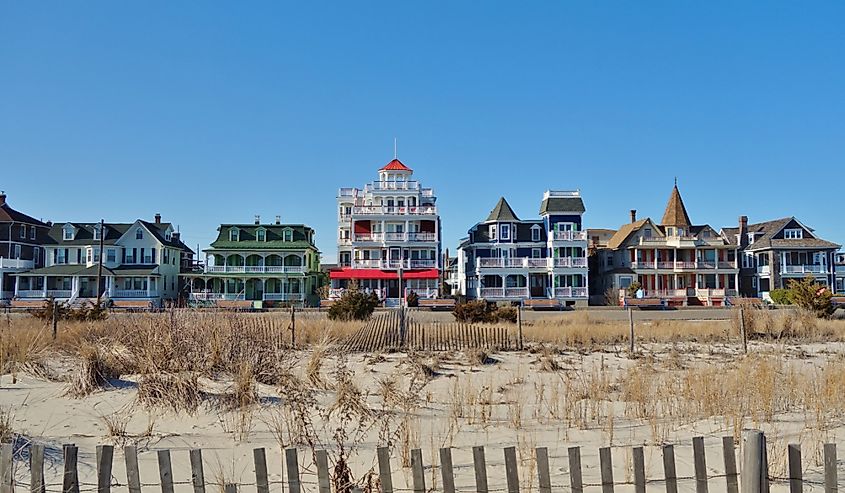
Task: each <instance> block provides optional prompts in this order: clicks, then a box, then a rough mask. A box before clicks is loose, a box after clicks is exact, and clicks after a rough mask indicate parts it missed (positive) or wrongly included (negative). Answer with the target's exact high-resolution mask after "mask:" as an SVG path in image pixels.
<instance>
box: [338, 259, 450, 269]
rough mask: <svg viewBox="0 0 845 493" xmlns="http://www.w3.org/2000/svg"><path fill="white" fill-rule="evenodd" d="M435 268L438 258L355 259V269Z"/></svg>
mask: <svg viewBox="0 0 845 493" xmlns="http://www.w3.org/2000/svg"><path fill="white" fill-rule="evenodd" d="M400 267H401V268H402V269H433V268H435V267H437V261H436V260H382V259H376V260H373V259H370V260H353V261H352V268H353V269H399V268H400Z"/></svg>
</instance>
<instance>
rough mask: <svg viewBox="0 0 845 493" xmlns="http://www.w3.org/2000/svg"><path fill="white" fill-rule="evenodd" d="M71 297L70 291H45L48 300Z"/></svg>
mask: <svg viewBox="0 0 845 493" xmlns="http://www.w3.org/2000/svg"><path fill="white" fill-rule="evenodd" d="M72 295H73V291H71V290H70V289H48V290H47V297H48V298H70V297H71V296H72Z"/></svg>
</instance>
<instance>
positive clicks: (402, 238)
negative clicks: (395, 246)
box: [355, 232, 437, 243]
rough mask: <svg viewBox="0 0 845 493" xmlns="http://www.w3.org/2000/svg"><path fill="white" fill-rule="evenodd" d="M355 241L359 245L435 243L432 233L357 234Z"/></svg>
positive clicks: (434, 235)
mask: <svg viewBox="0 0 845 493" xmlns="http://www.w3.org/2000/svg"><path fill="white" fill-rule="evenodd" d="M355 241H356V242H361V243H390V242H394V243H395V242H433V241H437V235H436V234H434V233H396V232H389V233H358V234H356V235H355Z"/></svg>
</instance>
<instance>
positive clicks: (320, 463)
mask: <svg viewBox="0 0 845 493" xmlns="http://www.w3.org/2000/svg"><path fill="white" fill-rule="evenodd" d="M314 458H315V462H316V463H317V491H318V492H319V493H331V491H332V487H331V478H330V476H329V453H328V452H326V451H325V450H318V451H317V452H316V453H315V454H314Z"/></svg>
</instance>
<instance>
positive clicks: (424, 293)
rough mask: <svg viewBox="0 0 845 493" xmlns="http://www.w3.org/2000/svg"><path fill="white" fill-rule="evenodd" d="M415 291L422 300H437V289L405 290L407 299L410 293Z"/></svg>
mask: <svg viewBox="0 0 845 493" xmlns="http://www.w3.org/2000/svg"><path fill="white" fill-rule="evenodd" d="M411 291H413V292H414V293H416V294H417V296H419V297H420V298H423V299H432V298H437V288H405V298H406V299H407V298H408V293H410V292H411Z"/></svg>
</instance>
